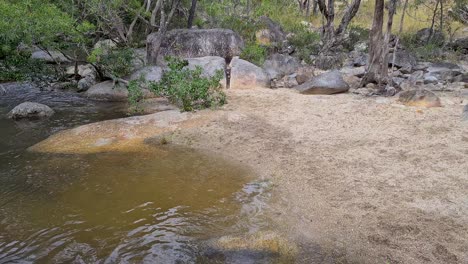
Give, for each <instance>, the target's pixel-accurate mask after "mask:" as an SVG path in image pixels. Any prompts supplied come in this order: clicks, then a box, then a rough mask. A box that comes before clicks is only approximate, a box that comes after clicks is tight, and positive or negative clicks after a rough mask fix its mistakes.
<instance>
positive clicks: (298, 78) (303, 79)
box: [296, 74, 310, 84]
mask: <svg viewBox="0 0 468 264" xmlns="http://www.w3.org/2000/svg"><path fill="white" fill-rule="evenodd" d="M308 80H310V76H308V75H307V74H296V81H297V83H298V84H303V83H305V82H307V81H308Z"/></svg>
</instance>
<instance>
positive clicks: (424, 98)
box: [398, 89, 442, 107]
mask: <svg viewBox="0 0 468 264" xmlns="http://www.w3.org/2000/svg"><path fill="white" fill-rule="evenodd" d="M398 101H399V102H401V103H403V104H404V105H407V106H422V107H440V106H442V104H441V103H440V98H439V97H438V96H437V95H436V94H435V93H433V92H431V91H428V90H425V89H418V90H410V91H404V92H401V93H400V96H399V98H398Z"/></svg>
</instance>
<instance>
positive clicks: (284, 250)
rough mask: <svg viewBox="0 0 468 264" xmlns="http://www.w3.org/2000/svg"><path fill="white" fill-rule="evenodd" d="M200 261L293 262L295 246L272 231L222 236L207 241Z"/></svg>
mask: <svg viewBox="0 0 468 264" xmlns="http://www.w3.org/2000/svg"><path fill="white" fill-rule="evenodd" d="M205 247H206V248H205V249H204V250H203V251H204V254H203V256H204V258H207V259H205V260H203V261H201V262H202V263H294V262H295V261H294V259H295V257H296V255H297V252H298V249H297V246H296V245H295V244H293V243H291V242H290V241H288V240H287V239H285V238H284V236H281V235H279V234H277V233H274V232H257V233H254V234H250V235H245V236H223V237H220V238H219V239H213V240H211V241H208V242H207V244H206V245H205Z"/></svg>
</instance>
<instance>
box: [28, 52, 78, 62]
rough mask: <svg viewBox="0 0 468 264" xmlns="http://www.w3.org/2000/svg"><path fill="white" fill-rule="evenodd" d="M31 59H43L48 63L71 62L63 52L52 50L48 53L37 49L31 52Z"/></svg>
mask: <svg viewBox="0 0 468 264" xmlns="http://www.w3.org/2000/svg"><path fill="white" fill-rule="evenodd" d="M31 59H36V60H41V61H44V62H47V63H64V62H70V60H68V59H67V58H66V57H65V56H64V55H63V54H62V53H61V52H58V51H53V50H50V51H49V52H48V53H47V52H46V51H43V50H36V51H34V52H33V53H32V54H31Z"/></svg>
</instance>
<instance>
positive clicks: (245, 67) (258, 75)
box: [230, 57, 270, 89]
mask: <svg viewBox="0 0 468 264" xmlns="http://www.w3.org/2000/svg"><path fill="white" fill-rule="evenodd" d="M230 66H231V81H230V87H231V88H233V89H249V88H255V87H269V86H270V81H269V78H268V75H267V74H266V73H265V72H264V71H263V69H262V68H260V67H258V66H257V65H255V64H253V63H250V62H248V61H245V60H242V59H239V57H235V58H233V59H232V61H231V65H230Z"/></svg>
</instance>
